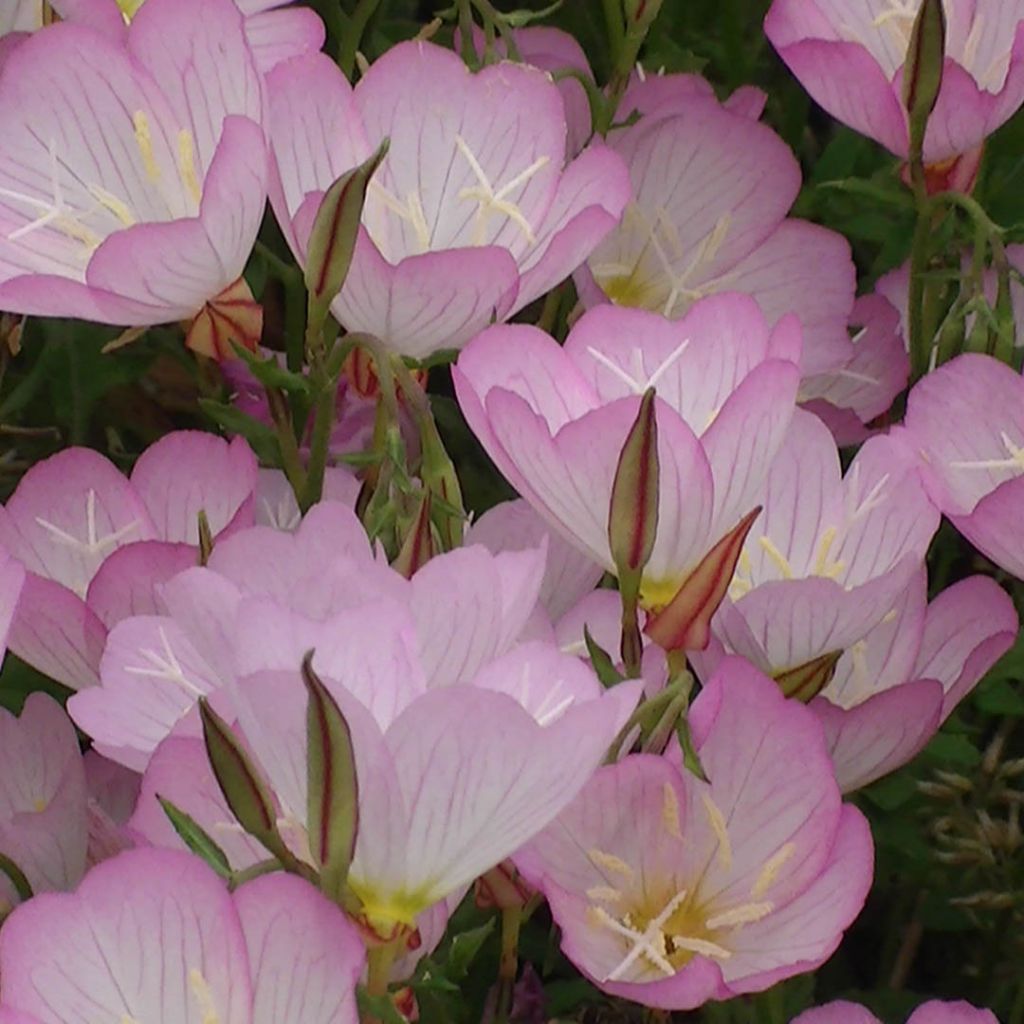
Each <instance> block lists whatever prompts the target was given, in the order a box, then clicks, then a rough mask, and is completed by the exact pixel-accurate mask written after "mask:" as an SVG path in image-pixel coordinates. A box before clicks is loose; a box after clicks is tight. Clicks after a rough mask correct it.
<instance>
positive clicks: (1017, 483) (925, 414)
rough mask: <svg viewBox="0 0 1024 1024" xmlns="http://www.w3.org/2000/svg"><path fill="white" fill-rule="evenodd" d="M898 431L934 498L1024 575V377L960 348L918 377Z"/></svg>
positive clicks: (997, 558)
mask: <svg viewBox="0 0 1024 1024" xmlns="http://www.w3.org/2000/svg"><path fill="white" fill-rule="evenodd" d="M905 424H906V430H905V432H904V433H903V434H902V435H901V436H902V438H903V439H904V440H905V441H906V442H907V444H908V445H909V446H910V447H911V448H912V449H913V451H914V452H915V453H916V454H917V455H919V456H920V458H921V459H922V460H923V465H924V467H925V474H926V480H927V481H928V483H929V486H930V491H931V494H932V497H933V499H934V500H935V502H936V504H937V505H938V506H939V508H940V509H941V510H942V511H943V512H944V513H945V514H946V516H948V517H949V519H950V521H951V522H952V523H953V525H954V526H955V527H956V528H957V529H958V530H959V531H960V532H961V533H962V534H963V535H964V536H965V537H966V538H967V539H968V540H969V541H970V542H971V543H972V544H973V545H974V546H975V547H976V548H977V549H978V550H979V551H981V552H982V553H983V554H985V555H987V556H988V557H989V558H991V559H992V561H994V562H995V563H996V564H997V565H999V566H1000V567H1001V568H1003V569H1005V570H1006V571H1007V572H1008V573H1011V574H1012V575H1014V576H1016V577H1018V578H1021V579H1024V544H1022V531H1021V522H1022V516H1024V482H1022V480H1021V475H1022V474H1024V381H1022V380H1021V376H1020V374H1018V373H1016V372H1015V371H1013V370H1011V369H1010V368H1009V367H1008V366H1006V365H1005V364H1003V363H1000V362H998V361H997V360H995V359H992V358H990V357H989V356H983V355H973V354H968V355H962V356H960V357H959V358H957V359H954V360H953V361H952V362H949V363H946V364H945V365H944V366H940V367H939V368H938V369H937V370H935V371H934V372H933V373H930V374H928V375H927V376H926V377H924V378H923V379H922V380H920V381H919V382H918V383H917V384H916V385H915V386H914V389H913V390H912V391H911V392H910V396H909V398H908V400H907V415H906V420H905Z"/></svg>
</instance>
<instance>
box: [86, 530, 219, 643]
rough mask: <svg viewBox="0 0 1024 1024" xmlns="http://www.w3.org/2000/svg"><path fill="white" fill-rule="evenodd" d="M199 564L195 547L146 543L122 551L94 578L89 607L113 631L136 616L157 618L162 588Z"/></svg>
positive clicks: (119, 550) (157, 542)
mask: <svg viewBox="0 0 1024 1024" xmlns="http://www.w3.org/2000/svg"><path fill="white" fill-rule="evenodd" d="M198 560H199V555H198V551H197V549H196V548H195V547H193V546H192V545H191V544H168V543H166V542H165V541H162V540H143V541H138V542H136V543H135V544H127V545H126V546H125V547H123V548H118V549H117V551H115V552H114V553H113V554H112V555H111V556H110V557H109V558H108V559H106V560H105V561H104V563H103V564H102V565H101V566H100V569H99V572H97V573H96V575H95V576H93V578H92V582H91V583H90V584H89V591H88V594H87V595H86V604H87V605H88V606H89V608H90V609H91V610H92V611H93V612H95V613H96V615H97V616H98V617H99V619H100V621H101V622H102V623H103V624H104V625H105V626H106V627H107V629H113V627H114V626H116V625H117V624H118V623H119V622H120V621H121V620H122V619H127V618H129V617H130V616H132V615H157V614H159V613H160V612H162V611H163V608H162V606H161V604H160V600H159V589H160V586H161V584H163V583H165V582H167V580H170V579H173V578H174V577H175V576H177V575H178V573H180V572H184V571H185V570H186V569H190V568H192V567H193V566H194V565H196V564H197V562H198Z"/></svg>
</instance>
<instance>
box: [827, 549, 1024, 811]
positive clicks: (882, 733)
mask: <svg viewBox="0 0 1024 1024" xmlns="http://www.w3.org/2000/svg"><path fill="white" fill-rule="evenodd" d="M926 591H927V587H926V578H925V571H924V569H923V568H922V569H921V570H920V571H919V572H918V574H917V576H916V577H915V579H914V580H913V581H912V582H911V584H910V586H909V587H907V589H906V591H904V593H903V595H902V596H901V597H900V598H899V600H898V601H897V602H896V604H895V606H894V608H893V609H892V611H891V612H890V613H889V614H887V615H886V616H884V617H883V618H882V620H881V621H880V622H879V623H878V625H876V626H875V627H874V628H873V629H871V630H870V631H869V632H868V633H866V634H865V635H864V637H863V638H862V639H860V640H857V641H856V642H855V643H853V644H852V645H850V646H849V647H848V648H847V649H846V650H845V651H844V652H843V655H842V657H841V658H840V659H839V661H838V663H837V664H836V667H835V674H834V675H833V676H832V679H831V680H830V681H829V683H828V685H827V686H826V687H825V689H824V690H822V692H821V695H820V696H818V697H817V698H815V699H814V700H813V701H811V710H813V711H814V712H815V713H816V714H817V715H818V717H819V719H820V720H821V723H822V725H823V726H824V727H825V737H826V740H827V742H828V746H829V750H830V752H831V754H832V761H833V764H834V765H835V772H836V778H837V779H838V781H839V785H840V788H841V789H842V790H843V791H844V792H852V791H853V790H855V789H858V788H860V787H861V786H866V785H867V784H868V783H870V782H874V781H875V780H876V779H879V778H881V777H882V776H883V775H885V774H887V773H888V772H891V771H894V770H895V769H896V768H899V767H901V766H902V765H904V764H906V762H907V761H909V760H910V758H911V757H913V756H914V755H915V754H916V753H917V752H918V751H919V750H920V749H921V748H922V747H923V746H924V745H925V743H927V742H928V740H930V739H931V738H932V736H933V735H934V734H935V732H936V731H937V730H938V728H939V726H940V725H941V724H942V723H943V722H944V721H945V720H946V718H948V717H949V715H950V714H951V713H952V712H953V709H954V708H955V707H956V706H957V704H958V703H959V702H960V701H961V700H963V698H964V697H966V696H967V694H968V693H970V691H971V690H972V689H973V688H974V686H975V685H976V684H977V683H978V681H979V680H980V679H981V678H982V676H984V674H985V673H986V672H987V671H988V670H989V669H990V668H991V667H992V666H993V665H994V664H995V662H996V661H997V660H998V659H999V658H1000V657H1001V656H1002V655H1003V654H1005V653H1006V651H1007V650H1009V648H1010V647H1011V646H1012V645H1013V641H1014V639H1015V638H1016V636H1017V627H1018V620H1017V612H1016V610H1015V608H1014V606H1013V601H1012V600H1010V597H1009V595H1007V594H1006V592H1005V591H1004V590H1003V589H1002V588H1001V587H1000V586H998V584H996V583H995V582H994V581H993V580H991V579H988V578H987V577H985V576H971V577H969V578H968V579H964V580H960V581H959V582H958V583H954V584H953V586H951V587H947V588H946V589H945V590H943V591H942V592H941V593H940V594H939V595H938V597H936V598H935V600H934V601H932V602H931V603H930V604H929V603H928V600H927V593H926Z"/></svg>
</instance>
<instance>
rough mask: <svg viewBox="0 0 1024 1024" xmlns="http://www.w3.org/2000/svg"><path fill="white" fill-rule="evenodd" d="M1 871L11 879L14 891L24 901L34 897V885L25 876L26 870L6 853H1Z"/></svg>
mask: <svg viewBox="0 0 1024 1024" xmlns="http://www.w3.org/2000/svg"><path fill="white" fill-rule="evenodd" d="M0 871H2V872H3V873H4V874H5V875H6V876H7V877H8V878H9V879H10V880H11V885H13V886H14V891H15V892H16V893H17V894H18V896H19V897H20V898H21V900H22V902H24V901H25V900H30V899H32V896H33V892H32V885H31V883H30V882H29V880H28V879H27V878H26V877H25V872H24V871H22V870H21V868H19V867H18V865H17V864H15V863H14V861H13V860H11V858H10V857H8V856H7V855H6V854H4V853H0Z"/></svg>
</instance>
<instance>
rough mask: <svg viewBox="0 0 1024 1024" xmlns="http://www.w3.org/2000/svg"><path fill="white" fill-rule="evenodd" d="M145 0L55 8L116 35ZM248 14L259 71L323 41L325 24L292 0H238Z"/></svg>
mask: <svg viewBox="0 0 1024 1024" xmlns="http://www.w3.org/2000/svg"><path fill="white" fill-rule="evenodd" d="M145 2H146V0H55V2H54V4H53V8H54V10H55V11H56V12H57V13H58V14H59V15H60V16H61V18H63V19H64V20H65V21H72V22H80V23H82V24H85V25H91V26H93V27H94V28H99V29H102V30H103V31H106V32H108V33H110V34H111V35H112V36H114V37H115V38H120V37H122V36H123V35H124V34H125V33H126V31H127V30H126V28H125V26H126V24H131V21H132V19H133V18H134V17H135V15H136V14H138V12H139V10H140V9H141V8H142V6H143V4H144V3H145ZM235 2H236V4H237V6H238V9H239V10H240V11H241V12H242V14H243V15H244V16H245V37H246V40H247V41H248V43H249V46H250V47H251V48H252V52H253V56H254V57H255V59H256V65H257V67H258V68H259V69H260V71H263V72H266V71H269V70H270V69H271V68H272V67H273V66H274V65H275V64H277V63H279V62H280V61H282V60H287V59H288V58H289V57H297V56H299V55H300V54H303V53H315V52H316V51H317V50H319V49H320V47H321V46H323V44H324V25H323V22H322V21H321V20H320V19H319V18H318V17H317V16H316V14H315V13H314V12H313V11H311V10H309V9H308V8H305V7H298V6H292V4H291V0H235Z"/></svg>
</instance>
